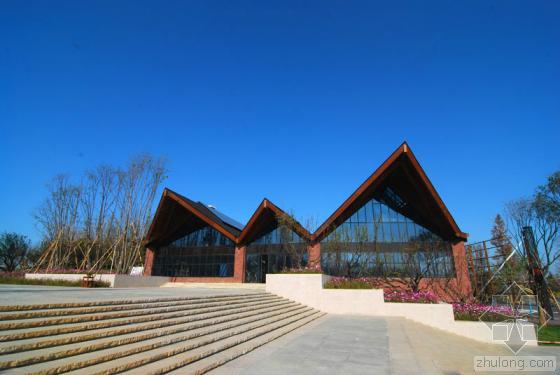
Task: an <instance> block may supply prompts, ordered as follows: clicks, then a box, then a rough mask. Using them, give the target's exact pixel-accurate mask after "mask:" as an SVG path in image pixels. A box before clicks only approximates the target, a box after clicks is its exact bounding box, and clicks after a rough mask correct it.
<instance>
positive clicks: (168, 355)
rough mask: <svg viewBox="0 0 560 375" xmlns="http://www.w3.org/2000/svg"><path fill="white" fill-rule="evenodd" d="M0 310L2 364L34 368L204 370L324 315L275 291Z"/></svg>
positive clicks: (19, 370) (5, 369) (25, 370)
mask: <svg viewBox="0 0 560 375" xmlns="http://www.w3.org/2000/svg"><path fill="white" fill-rule="evenodd" d="M49 306H50V307H49ZM32 307H34V308H36V309H33V308H32ZM0 312H2V313H0V321H2V323H0V356H1V357H0V372H1V373H2V374H35V375H38V374H41V375H47V374H48V375H52V374H60V373H70V374H76V375H77V374H87V375H90V374H114V373H120V372H125V373H134V374H138V373H142V374H144V373H154V374H160V373H164V372H177V373H181V374H184V373H204V372H207V371H210V370H211V369H213V368H216V367H217V366H220V365H221V364H223V363H225V362H227V361H230V360H232V359H234V358H237V357H239V356H241V355H243V354H245V353H247V352H249V351H251V350H254V349H255V348H257V347H259V346H262V345H264V344H266V343H267V342H270V341H272V340H274V339H275V338H277V337H280V336H282V335H284V334H286V333H288V332H291V331H293V330H294V329H297V328H298V327H301V326H302V325H304V324H307V323H308V322H310V321H312V320H314V319H317V318H318V317H320V316H322V315H323V314H322V313H321V312H319V311H317V310H314V309H312V308H310V307H307V306H303V305H301V304H299V303H296V302H293V301H290V300H288V299H285V298H282V297H279V296H276V295H273V294H269V293H250V294H243V295H220V296H210V297H194V298H165V299H159V298H158V299H153V300H119V301H99V302H86V303H76V304H52V305H20V306H14V307H11V306H7V307H6V306H0ZM185 366H186V367H185Z"/></svg>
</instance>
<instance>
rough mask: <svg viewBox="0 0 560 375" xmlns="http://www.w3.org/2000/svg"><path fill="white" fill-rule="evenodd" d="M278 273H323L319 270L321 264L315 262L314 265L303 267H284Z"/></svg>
mask: <svg viewBox="0 0 560 375" xmlns="http://www.w3.org/2000/svg"><path fill="white" fill-rule="evenodd" d="M280 273H302V274H307V273H323V271H322V270H321V266H320V265H319V264H316V265H314V266H305V267H299V268H297V267H295V268H284V269H283V270H282V271H281V272H280Z"/></svg>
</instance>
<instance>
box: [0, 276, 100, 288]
mask: <svg viewBox="0 0 560 375" xmlns="http://www.w3.org/2000/svg"><path fill="white" fill-rule="evenodd" d="M0 284H16V285H46V286H72V287H81V286H82V281H81V280H76V281H70V280H56V279H52V280H51V279H26V278H24V277H17V276H6V275H0ZM110 286H111V284H110V283H109V282H107V281H94V283H93V287H94V288H109V287H110Z"/></svg>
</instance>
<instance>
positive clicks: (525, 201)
mask: <svg viewBox="0 0 560 375" xmlns="http://www.w3.org/2000/svg"><path fill="white" fill-rule="evenodd" d="M506 212H507V216H508V222H509V226H510V228H509V231H510V233H511V236H512V237H513V238H515V239H516V242H517V243H518V244H521V243H522V234H521V233H522V232H521V231H522V229H523V227H526V226H530V227H533V228H534V232H535V241H536V242H537V247H538V250H539V251H538V255H539V261H540V263H541V268H542V272H543V273H544V275H545V276H546V275H547V274H548V272H549V270H550V268H551V266H553V265H554V264H555V262H556V261H557V260H558V259H560V249H559V247H558V236H559V233H560V221H559V219H558V217H557V216H555V211H554V209H553V203H551V202H548V201H547V200H546V198H545V197H544V196H543V195H541V194H540V193H539V192H538V193H537V194H536V195H535V197H534V198H531V199H529V198H522V199H518V200H515V201H512V202H509V203H508V204H507V205H506ZM518 248H519V252H521V253H522V255H523V257H526V254H525V253H524V249H523V248H522V247H520V246H518Z"/></svg>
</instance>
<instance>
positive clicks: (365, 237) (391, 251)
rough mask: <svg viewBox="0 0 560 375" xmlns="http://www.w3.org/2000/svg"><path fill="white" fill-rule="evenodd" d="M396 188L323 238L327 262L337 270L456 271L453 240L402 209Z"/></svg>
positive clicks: (379, 273) (390, 273)
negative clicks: (445, 237)
mask: <svg viewBox="0 0 560 375" xmlns="http://www.w3.org/2000/svg"><path fill="white" fill-rule="evenodd" d="M405 206H406V202H404V201H403V200H402V199H401V198H400V197H399V196H398V195H397V194H396V193H394V192H393V191H392V190H391V189H387V190H385V192H384V194H383V196H382V198H379V199H375V198H374V199H371V200H370V201H369V202H367V203H366V204H364V205H363V206H362V207H361V208H360V209H358V210H357V211H356V212H355V213H354V214H353V215H352V216H351V217H349V218H348V219H347V220H346V221H345V222H344V223H342V224H341V225H340V226H339V227H337V228H336V229H335V230H334V231H333V232H332V233H330V234H329V235H328V236H327V237H326V238H325V239H324V240H323V241H321V267H322V268H323V271H324V272H325V273H327V274H329V275H333V276H348V277H360V276H375V277H414V276H417V275H420V274H421V275H423V276H424V277H454V276H455V268H454V263H453V253H452V249H451V243H449V242H447V241H444V240H443V239H441V238H440V237H439V236H437V235H436V234H434V233H433V232H431V231H429V230H428V229H426V228H424V227H422V226H421V225H419V224H417V223H415V222H414V221H412V220H411V219H409V218H408V217H406V216H404V215H402V214H401V213H399V212H398V211H397V210H398V209H400V208H403V207H405Z"/></svg>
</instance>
